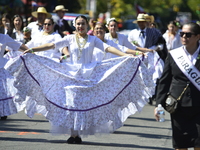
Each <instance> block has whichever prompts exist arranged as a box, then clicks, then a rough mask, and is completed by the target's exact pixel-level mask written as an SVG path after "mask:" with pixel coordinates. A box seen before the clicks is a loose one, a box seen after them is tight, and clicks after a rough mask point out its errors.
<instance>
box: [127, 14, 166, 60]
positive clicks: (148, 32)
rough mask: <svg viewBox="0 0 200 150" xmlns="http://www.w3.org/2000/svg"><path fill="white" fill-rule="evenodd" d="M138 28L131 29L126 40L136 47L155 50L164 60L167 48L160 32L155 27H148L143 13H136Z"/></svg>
mask: <svg viewBox="0 0 200 150" xmlns="http://www.w3.org/2000/svg"><path fill="white" fill-rule="evenodd" d="M134 23H137V24H138V29H133V30H132V31H131V32H130V33H129V35H128V41H129V42H131V43H134V44H135V45H136V46H138V47H142V48H148V49H152V50H156V51H157V53H158V54H159V56H160V57H161V58H162V59H163V60H165V58H166V56H167V49H166V44H165V40H164V38H163V37H162V34H161V33H160V32H159V31H158V30H157V29H156V28H148V27H147V21H146V17H145V14H138V16H137V20H136V21H134Z"/></svg>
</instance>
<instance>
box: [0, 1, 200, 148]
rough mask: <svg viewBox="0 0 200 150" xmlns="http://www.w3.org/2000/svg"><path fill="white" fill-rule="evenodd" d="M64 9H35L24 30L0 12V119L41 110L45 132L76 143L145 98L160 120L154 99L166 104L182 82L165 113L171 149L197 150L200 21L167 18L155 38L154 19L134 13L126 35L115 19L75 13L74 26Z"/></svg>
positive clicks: (110, 127)
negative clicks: (133, 25)
mask: <svg viewBox="0 0 200 150" xmlns="http://www.w3.org/2000/svg"><path fill="white" fill-rule="evenodd" d="M66 11H67V9H65V7H64V6H63V5H58V6H56V7H55V10H54V11H53V12H55V13H56V14H57V17H56V18H52V16H51V14H50V13H48V12H47V11H46V9H45V8H44V7H39V8H38V9H37V11H34V12H32V16H33V17H35V18H37V20H36V21H33V22H30V23H29V24H28V25H27V26H25V27H24V26H23V19H22V17H21V16H20V15H14V16H13V18H11V17H10V16H9V15H8V14H3V15H2V18H1V27H0V33H1V34H0V44H1V49H0V84H1V86H0V117H1V120H6V119H7V116H9V115H12V114H15V113H17V112H19V111H22V110H24V109H26V114H27V115H28V116H29V117H33V116H34V114H35V113H41V114H43V115H44V116H45V117H46V119H48V120H49V122H50V124H51V133H52V134H66V133H67V134H70V137H69V139H68V140H67V143H70V144H72V143H76V144H80V143H82V139H81V136H82V135H91V134H96V133H110V132H113V131H115V130H116V129H118V128H120V127H121V126H123V122H124V121H125V120H126V119H127V117H128V116H130V115H132V114H134V113H135V112H137V111H141V110H142V108H143V107H144V106H145V105H146V104H147V103H149V104H152V99H155V100H156V108H155V111H154V112H155V117H156V119H157V120H159V116H158V115H157V113H156V110H157V106H158V104H162V106H163V107H164V108H165V106H166V103H165V100H166V98H167V96H168V93H170V94H171V95H172V96H174V97H175V98H176V99H177V98H178V97H179V95H180V93H181V92H182V91H183V90H184V88H185V87H186V86H187V88H186V89H185V90H184V93H183V96H182V99H181V100H180V103H179V104H178V109H177V112H175V113H173V114H171V122H172V131H173V138H172V139H173V147H174V148H175V149H176V150H187V148H189V147H194V149H195V150H200V132H199V131H200V125H199V124H200V122H199V121H200V111H199V109H198V107H199V106H200V103H199V101H198V96H200V92H199V90H200V87H199V85H200V84H199V80H200V76H199V69H200V65H199V63H200V61H199V59H200V58H199V57H200V48H199V39H200V26H199V25H198V24H196V23H188V24H185V25H183V28H182V29H180V28H178V26H177V22H175V21H170V22H169V24H168V25H167V30H166V32H165V33H164V34H163V35H162V34H161V32H160V31H159V30H158V29H157V28H156V24H155V23H154V17H153V16H149V15H148V14H138V16H137V20H136V21H134V22H133V23H136V24H137V25H138V28H137V29H133V30H132V31H131V32H130V33H129V35H128V37H126V36H125V35H123V34H120V33H119V32H118V22H117V20H116V19H115V18H109V19H108V20H107V22H106V24H104V23H102V22H98V21H95V20H94V19H91V20H90V21H88V20H87V18H86V17H85V16H83V15H80V16H77V17H76V18H75V20H74V22H73V25H74V27H75V31H73V29H72V28H71V27H70V26H69V24H68V23H67V21H66V20H65V19H63V17H64V14H65V12H66ZM88 28H90V30H89V31H88ZM106 31H108V33H106ZM122 56H123V57H122ZM22 76H23V78H22Z"/></svg>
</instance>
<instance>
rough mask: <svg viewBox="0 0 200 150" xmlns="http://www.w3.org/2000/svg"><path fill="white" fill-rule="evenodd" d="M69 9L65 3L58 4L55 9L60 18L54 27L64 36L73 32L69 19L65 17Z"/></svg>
mask: <svg viewBox="0 0 200 150" xmlns="http://www.w3.org/2000/svg"><path fill="white" fill-rule="evenodd" d="M67 11H68V10H67V9H65V7H64V6H63V5H58V6H56V7H55V10H54V11H53V12H55V13H56V14H57V16H58V18H59V20H58V22H57V24H56V25H55V27H54V31H57V32H58V33H59V34H60V35H61V36H62V37H64V36H66V35H68V34H72V33H73V29H72V28H71V27H70V25H69V24H68V22H67V20H65V19H64V18H63V17H64V15H65V13H66V12H67Z"/></svg>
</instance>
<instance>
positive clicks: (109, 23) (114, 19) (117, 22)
mask: <svg viewBox="0 0 200 150" xmlns="http://www.w3.org/2000/svg"><path fill="white" fill-rule="evenodd" d="M112 21H113V22H115V23H117V24H118V22H117V20H115V19H113V20H110V21H109V22H108V25H109V24H110V22H112Z"/></svg>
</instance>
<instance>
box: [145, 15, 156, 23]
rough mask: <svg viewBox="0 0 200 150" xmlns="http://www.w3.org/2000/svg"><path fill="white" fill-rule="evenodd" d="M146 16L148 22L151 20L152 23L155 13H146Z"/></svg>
mask: <svg viewBox="0 0 200 150" xmlns="http://www.w3.org/2000/svg"><path fill="white" fill-rule="evenodd" d="M145 18H146V21H147V22H151V23H153V22H154V16H153V15H150V16H149V15H148V14H145Z"/></svg>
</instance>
